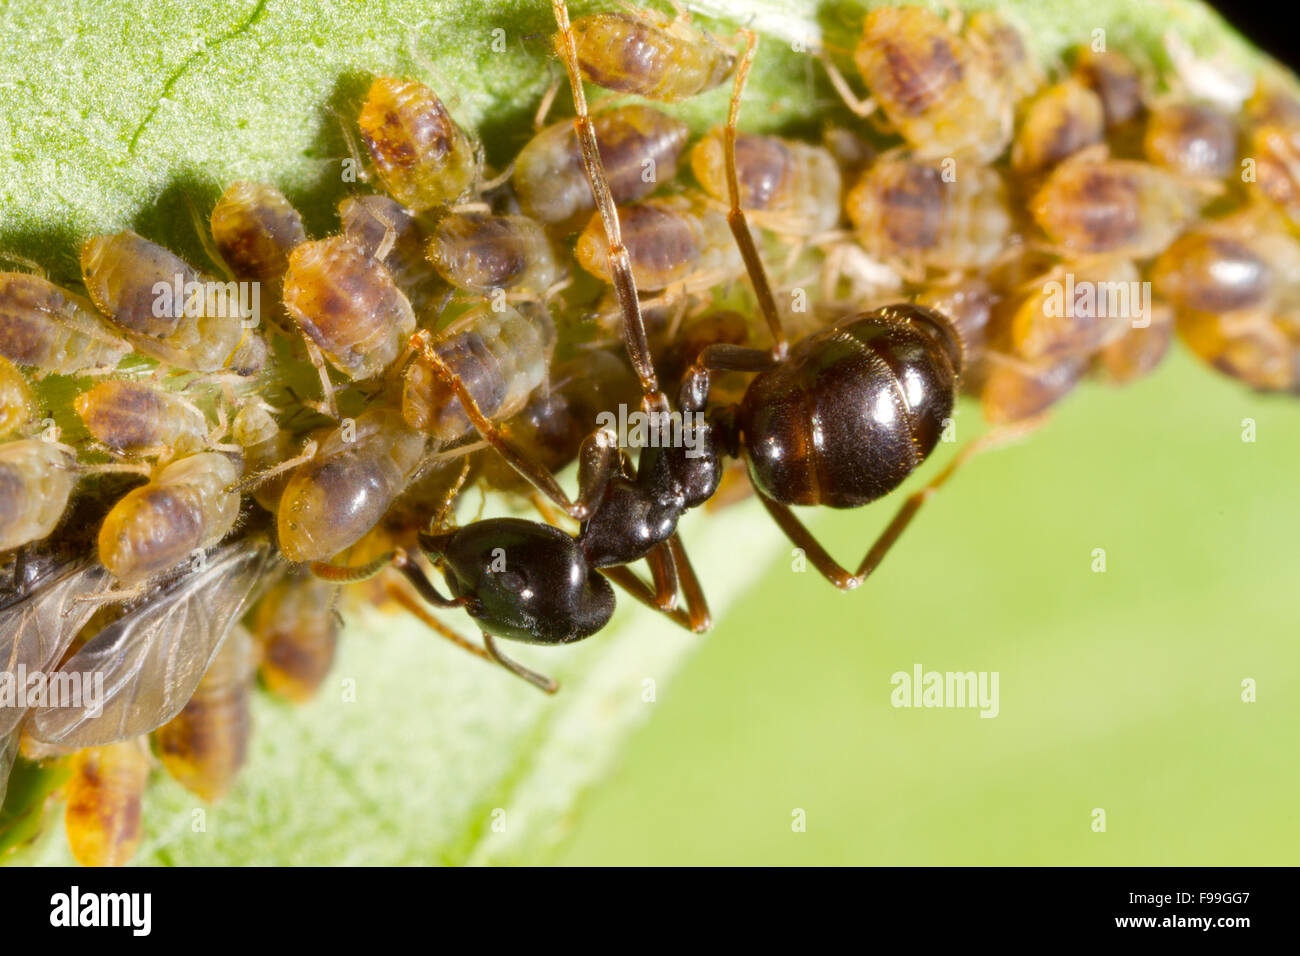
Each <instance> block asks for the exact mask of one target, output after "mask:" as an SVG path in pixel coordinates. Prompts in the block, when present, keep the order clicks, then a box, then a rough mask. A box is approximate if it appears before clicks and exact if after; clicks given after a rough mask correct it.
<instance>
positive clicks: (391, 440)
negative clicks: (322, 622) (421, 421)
mask: <svg viewBox="0 0 1300 956" xmlns="http://www.w3.org/2000/svg"><path fill="white" fill-rule="evenodd" d="M426 441H427V440H426V438H425V436H424V435H423V434H421V433H420V432H417V431H414V430H412V429H411V428H410V427H409V426H407V424H406V422H405V421H403V420H402V416H401V415H400V414H399V413H398V412H396V411H394V410H391V409H387V408H373V409H370V410H368V411H366V412H363V413H362V414H361V415H359V416H358V417H357V419H356V421H355V422H351V423H349V422H346V421H345V422H344V424H343V425H341V426H340V427H339V428H338V429H336V430H335V431H334V432H332V433H331V434H330V435H329V436H328V437H326V438H325V439H324V440H323V441H322V442H321V443H320V446H319V447H318V448H317V450H316V453H315V455H314V457H313V458H312V459H311V460H310V461H308V462H306V463H304V464H302V465H300V466H299V467H298V468H297V469H296V470H295V471H294V473H293V477H292V478H290V479H289V482H288V484H287V485H286V486H285V489H284V493H283V495H281V497H280V504H279V509H278V512H277V525H276V527H277V531H278V533H279V541H280V550H281V551H282V552H283V553H284V556H285V557H286V558H288V559H289V560H290V561H293V562H301V561H327V560H329V559H330V558H332V557H334V555H336V554H338V553H339V552H340V551H342V550H343V549H345V548H347V547H350V546H351V545H353V544H355V543H356V542H357V541H359V540H360V539H361V537H362V536H363V535H364V534H365V533H366V532H367V531H369V530H370V529H371V528H373V527H374V526H375V525H376V524H377V523H378V522H379V520H380V519H381V518H383V516H384V514H385V512H387V511H388V508H389V506H390V505H391V504H392V503H393V501H394V499H396V498H397V496H398V495H399V494H400V493H401V492H402V490H403V489H404V488H405V487H406V486H407V484H408V483H409V482H410V481H411V478H412V477H413V476H414V475H415V473H416V471H417V470H418V468H419V467H420V464H421V462H422V460H423V458H424V450H425V445H426Z"/></svg>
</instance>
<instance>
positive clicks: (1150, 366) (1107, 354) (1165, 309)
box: [1092, 302, 1174, 385]
mask: <svg viewBox="0 0 1300 956" xmlns="http://www.w3.org/2000/svg"><path fill="white" fill-rule="evenodd" d="M1173 339H1174V310H1173V308H1172V307H1170V306H1169V305H1168V304H1167V303H1164V302H1154V303H1152V307H1151V324H1150V325H1148V326H1147V327H1146V328H1130V329H1129V330H1128V331H1127V332H1125V333H1124V334H1123V335H1121V336H1120V337H1119V338H1117V339H1115V340H1114V341H1113V342H1111V343H1110V344H1109V345H1107V346H1105V347H1104V348H1102V349H1101V351H1099V352H1098V353H1097V354H1096V355H1095V356H1094V357H1093V359H1092V370H1093V372H1094V374H1096V375H1097V377H1098V378H1101V379H1102V380H1103V381H1106V382H1109V383H1110V384H1112V385H1127V384H1129V383H1130V382H1135V381H1137V380H1138V379H1140V378H1144V377H1145V376H1147V375H1149V374H1150V373H1151V372H1153V371H1154V370H1155V368H1156V366H1158V365H1159V364H1160V362H1161V361H1162V360H1163V359H1164V357H1165V355H1166V354H1168V352H1169V346H1170V343H1172V342H1173Z"/></svg>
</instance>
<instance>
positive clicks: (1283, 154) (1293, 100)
mask: <svg viewBox="0 0 1300 956" xmlns="http://www.w3.org/2000/svg"><path fill="white" fill-rule="evenodd" d="M1246 120H1247V130H1248V137H1247V141H1246V144H1245V148H1244V153H1245V156H1246V158H1247V159H1253V160H1254V161H1255V182H1256V183H1257V184H1258V186H1259V190H1260V192H1262V193H1263V194H1264V195H1265V196H1266V197H1267V198H1268V200H1269V201H1270V202H1272V203H1273V204H1274V205H1275V206H1277V208H1279V209H1281V210H1282V211H1283V212H1284V213H1286V215H1287V216H1288V217H1290V219H1291V221H1292V223H1297V222H1300V99H1298V98H1297V97H1296V95H1295V93H1294V92H1292V91H1291V90H1290V89H1287V88H1283V87H1281V86H1279V85H1278V84H1277V83H1275V82H1261V83H1260V84H1259V86H1258V88H1257V89H1256V90H1255V94H1254V95H1253V96H1252V97H1251V98H1250V100H1249V101H1248V102H1247V103H1246Z"/></svg>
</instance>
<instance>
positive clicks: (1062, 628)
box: [558, 349, 1300, 865]
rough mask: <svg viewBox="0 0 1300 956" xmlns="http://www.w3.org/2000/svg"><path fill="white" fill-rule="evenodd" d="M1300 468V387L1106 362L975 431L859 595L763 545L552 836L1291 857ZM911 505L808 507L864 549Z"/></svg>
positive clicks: (1067, 855) (833, 536) (1000, 853)
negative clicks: (975, 450) (985, 692)
mask: <svg viewBox="0 0 1300 956" xmlns="http://www.w3.org/2000/svg"><path fill="white" fill-rule="evenodd" d="M963 412H964V414H963V415H962V416H960V417H959V419H958V423H959V424H958V428H959V433H960V432H961V431H962V429H963V426H965V429H966V432H967V434H966V435H964V436H963V437H969V432H970V431H971V430H972V429H973V428H974V427H975V426H974V424H973V423H974V422H975V421H976V419H977V416H978V410H977V409H976V408H975V407H974V406H972V405H967V406H965V407H964V409H963ZM1246 418H1250V419H1254V421H1255V423H1256V437H1257V440H1256V441H1255V442H1254V443H1247V442H1243V441H1242V434H1243V425H1242V422H1243V419H1246ZM950 453H951V449H949V454H950ZM935 470H936V466H935V464H934V463H931V464H928V465H927V466H926V467H925V468H924V469H922V474H921V475H920V476H918V477H919V478H920V479H925V480H928V478H929V476H930V475H932V474H933V473H934V471H935ZM1297 475H1300V403H1297V402H1296V400H1295V399H1294V398H1288V397H1260V396H1256V395H1253V394H1251V393H1250V392H1248V391H1246V390H1244V389H1242V388H1239V387H1238V386H1237V385H1235V384H1234V383H1233V382H1231V381H1228V380H1226V379H1224V378H1222V377H1220V376H1218V375H1217V374H1215V373H1213V372H1211V371H1209V370H1207V369H1205V368H1203V367H1201V366H1199V365H1197V364H1196V363H1195V362H1194V360H1193V359H1191V358H1190V357H1188V355H1187V353H1185V352H1184V351H1182V350H1181V349H1179V350H1178V351H1177V352H1176V354H1175V355H1173V356H1172V357H1171V358H1170V359H1169V360H1168V361H1167V363H1166V364H1165V366H1164V367H1163V368H1162V369H1161V370H1159V371H1158V372H1157V374H1156V375H1155V376H1154V377H1152V378H1150V379H1148V380H1146V381H1144V382H1141V383H1138V384H1136V385H1134V386H1131V387H1129V388H1128V389H1124V390H1110V389H1106V388H1103V387H1100V386H1086V387H1084V388H1083V389H1082V390H1080V391H1078V392H1076V393H1075V394H1074V395H1073V396H1071V397H1070V398H1069V399H1067V400H1066V401H1065V402H1064V403H1063V405H1062V406H1061V407H1060V409H1059V412H1058V413H1057V415H1056V417H1055V420H1054V421H1052V422H1051V423H1050V424H1049V425H1048V427H1046V428H1045V429H1044V430H1042V431H1041V432H1040V433H1039V434H1037V435H1035V436H1034V437H1033V438H1032V439H1030V440H1028V441H1027V442H1025V443H1024V444H1021V445H1019V446H1016V447H1013V448H1010V449H1008V450H1004V451H1001V452H998V453H996V454H991V455H988V456H985V457H983V458H979V459H976V460H975V461H974V462H973V463H972V464H971V465H970V466H969V467H968V468H967V470H965V471H963V472H962V473H961V474H960V475H959V477H958V478H956V479H955V480H954V481H953V483H952V484H950V485H949V486H947V487H946V488H945V489H944V490H943V491H942V493H941V494H940V495H938V496H937V497H936V498H934V499H932V501H931V502H930V503H929V504H928V505H927V506H926V508H925V509H924V510H923V511H922V513H921V514H920V515H919V516H918V518H917V520H916V522H915V523H914V525H913V527H912V528H911V530H909V531H908V533H907V534H906V535H905V536H904V538H903V539H902V540H901V542H900V544H899V545H898V546H897V547H896V549H895V551H894V552H893V553H892V554H891V555H890V557H889V559H888V560H887V561H886V562H885V564H884V565H883V566H882V568H881V570H880V571H879V572H878V573H877V574H876V575H875V576H874V577H873V578H871V579H870V580H869V581H868V582H867V583H866V584H865V585H864V586H863V588H861V589H860V590H859V591H857V592H856V593H853V594H849V595H844V594H840V593H839V592H837V591H835V589H833V588H832V587H830V586H829V585H828V584H827V583H826V582H825V581H823V580H822V579H821V578H820V577H819V576H818V575H816V573H815V572H812V571H809V572H807V573H803V574H800V573H794V572H792V570H791V562H790V561H789V560H788V559H786V560H784V561H780V562H778V563H777V565H776V566H775V567H771V568H768V569H767V570H766V571H765V572H764V573H763V574H762V575H761V577H759V579H758V580H757V582H756V583H755V585H754V587H753V590H752V592H751V593H750V595H749V597H748V598H747V599H744V600H742V601H740V602H738V603H737V605H736V606H735V607H734V608H733V609H732V611H731V612H730V613H729V614H728V616H727V617H726V619H725V620H724V621H722V623H721V625H720V626H719V627H718V629H717V630H716V631H715V632H714V633H713V634H711V635H710V636H709V637H708V638H707V640H706V642H705V644H704V646H703V648H702V649H701V650H700V652H699V653H698V655H697V656H695V657H694V659H693V660H692V661H691V662H690V664H689V665H688V666H687V667H686V668H685V669H684V671H683V673H682V674H680V675H679V676H678V678H677V679H676V680H675V681H674V683H673V684H672V686H671V688H670V689H669V690H668V691H667V692H665V693H664V694H663V695H661V697H660V700H659V702H658V703H656V704H655V705H654V706H655V708H656V712H655V715H654V718H653V719H652V720H651V721H650V722H649V724H648V725H647V726H646V727H645V728H644V729H643V730H641V731H640V732H639V733H638V734H637V736H636V737H635V738H634V739H633V741H632V742H631V745H630V746H629V747H628V749H627V750H626V752H625V761H624V764H623V767H622V770H621V771H620V772H619V773H618V774H617V775H616V776H615V777H614V779H613V780H612V781H611V782H610V783H608V784H607V785H606V786H604V787H603V788H602V789H600V790H599V791H598V792H597V793H595V794H594V795H593V796H591V797H590V798H589V803H588V805H587V806H586V807H585V813H584V814H580V815H579V816H578V824H577V827H576V830H575V833H574V836H573V838H572V840H571V842H570V843H569V845H568V846H567V848H566V849H565V850H564V851H563V852H562V853H561V854H560V855H559V857H558V859H559V861H560V862H563V863H568V864H599V863H619V864H629V863H644V864H854V863H881V864H994V865H998V864H1294V863H1295V862H1296V861H1297V859H1300V852H1297V851H1298V850H1300V821H1297V809H1296V806H1297V802H1296V796H1297V791H1298V790H1300V770H1298V769H1297V767H1296V761H1295V750H1296V731H1297V728H1300V699H1298V698H1297V691H1298V690H1300V663H1298V660H1297V654H1296V648H1295V643H1296V638H1297V622H1298V621H1300V555H1298V554H1297V549H1296V541H1297V540H1300V495H1297ZM891 511H892V505H891V504H890V503H887V502H882V503H880V504H877V505H875V506H873V507H872V508H870V509H866V510H864V511H862V512H857V513H853V512H849V513H843V514H834V515H824V516H821V517H820V518H819V519H817V520H816V521H815V522H814V527H815V528H816V529H817V530H818V531H819V532H820V533H821V534H822V535H824V540H825V541H826V542H827V543H828V544H829V545H830V546H831V547H832V550H833V553H835V554H836V555H837V556H839V557H841V559H842V560H843V562H844V563H847V564H852V563H853V562H854V561H856V560H857V559H858V557H859V556H860V555H861V554H862V553H863V551H864V550H865V547H866V544H867V543H868V542H869V541H870V540H871V538H872V536H873V535H874V534H875V532H876V531H877V529H879V528H880V527H882V526H883V524H884V522H885V521H887V520H888V518H889V516H890V514H891ZM755 517H756V520H758V519H759V518H761V515H759V514H757V513H756V515H755ZM1094 548H1104V549H1105V551H1106V566H1107V570H1106V572H1105V573H1094V572H1093V571H1092V563H1093V557H1092V552H1093V549H1094ZM918 663H919V664H921V665H922V666H923V667H924V668H925V669H926V670H939V671H949V670H952V671H966V670H975V671H998V672H999V673H1000V687H999V690H1000V698H1001V700H1000V703H1001V712H1000V714H999V715H998V717H996V718H995V719H981V718H980V717H979V716H978V714H977V711H975V710H969V709H968V710H957V709H931V710H926V709H915V708H912V709H901V708H900V709H895V708H894V707H892V706H891V704H890V693H891V691H892V689H893V688H892V687H891V684H890V676H891V675H892V674H893V673H894V672H896V671H900V670H901V671H908V672H910V671H911V670H912V668H913V665H914V664H918ZM1246 678H1252V679H1254V680H1255V682H1256V684H1257V688H1258V689H1257V695H1258V699H1257V702H1255V703H1243V701H1242V681H1243V680H1244V679H1246ZM1098 807H1099V808H1103V809H1104V810H1105V811H1106V832H1104V833H1099V832H1094V831H1093V829H1092V820H1093V817H1092V811H1093V809H1094V808H1098ZM795 808H802V809H803V810H804V811H805V812H806V819H807V830H806V832H802V833H797V832H793V831H792V826H791V824H792V812H793V810H794V809H795Z"/></svg>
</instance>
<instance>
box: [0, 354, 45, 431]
mask: <svg viewBox="0 0 1300 956" xmlns="http://www.w3.org/2000/svg"><path fill="white" fill-rule="evenodd" d="M35 408H36V396H35V395H34V394H33V393H32V386H31V383H29V382H28V381H27V377H26V376H25V375H23V373H22V372H20V371H18V369H17V368H15V367H14V365H13V363H12V362H10V361H9V360H8V359H7V358H5V357H4V356H0V438H8V437H10V436H11V435H13V434H14V433H15V432H17V431H18V430H19V429H21V428H22V427H23V426H25V425H26V424H27V423H28V422H30V421H31V420H32V416H33V414H34V413H35Z"/></svg>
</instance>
